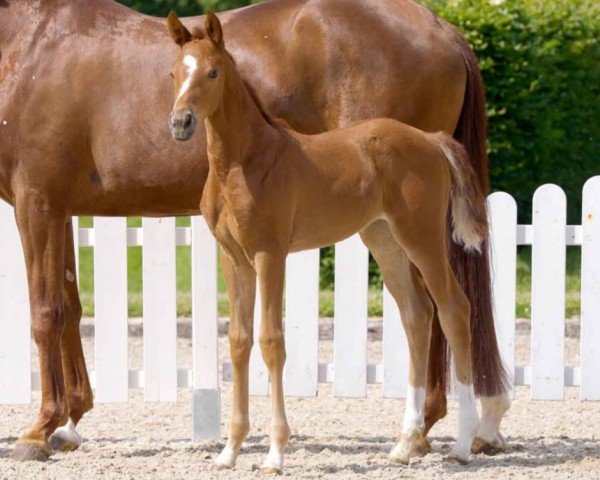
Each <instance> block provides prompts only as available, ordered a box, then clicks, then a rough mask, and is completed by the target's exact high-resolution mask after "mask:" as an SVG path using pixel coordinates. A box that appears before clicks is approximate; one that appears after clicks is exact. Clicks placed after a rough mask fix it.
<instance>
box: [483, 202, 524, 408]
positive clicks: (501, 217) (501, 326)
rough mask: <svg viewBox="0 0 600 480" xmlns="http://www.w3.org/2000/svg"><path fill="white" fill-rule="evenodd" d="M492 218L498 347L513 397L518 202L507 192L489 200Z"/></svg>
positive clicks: (492, 265) (492, 270) (492, 255)
mask: <svg viewBox="0 0 600 480" xmlns="http://www.w3.org/2000/svg"><path fill="white" fill-rule="evenodd" d="M487 203H488V212H489V217H490V243H489V245H490V262H491V267H492V268H491V275H492V292H493V306H494V319H495V324H496V335H497V338H498V347H499V348H500V353H501V355H502V361H503V363H504V365H505V367H506V370H507V371H508V374H509V377H510V384H511V391H510V395H511V397H514V379H515V306H516V286H517V285H516V284H517V203H516V202H515V199H514V198H513V197H511V196H510V195H509V194H507V193H504V192H496V193H493V194H491V195H490V196H489V197H488V200H487Z"/></svg>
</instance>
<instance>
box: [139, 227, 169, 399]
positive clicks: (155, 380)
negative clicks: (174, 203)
mask: <svg viewBox="0 0 600 480" xmlns="http://www.w3.org/2000/svg"><path fill="white" fill-rule="evenodd" d="M142 230H143V237H144V238H143V247H142V258H143V262H142V263H143V282H144V293H143V303H144V320H143V321H144V399H145V400H146V401H147V402H174V401H176V400H177V291H176V277H175V219H174V218H143V219H142Z"/></svg>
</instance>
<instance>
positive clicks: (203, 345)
mask: <svg viewBox="0 0 600 480" xmlns="http://www.w3.org/2000/svg"><path fill="white" fill-rule="evenodd" d="M488 204H489V211H490V222H491V242H490V243H491V254H492V266H493V274H492V277H493V278H492V280H493V290H494V298H495V320H496V328H497V332H498V341H499V344H500V350H501V352H502V355H503V359H504V361H505V363H506V365H507V366H508V369H509V372H511V373H512V374H513V375H514V377H513V380H514V384H515V385H529V386H530V387H531V398H532V399H544V400H549V399H557V400H560V399H562V398H563V394H564V387H565V386H579V387H580V396H581V398H582V399H584V400H600V176H597V177H593V178H591V179H590V180H589V181H588V182H587V183H586V184H585V187H584V189H583V215H582V217H583V218H582V224H581V225H566V197H565V194H564V192H563V191H562V190H561V189H560V188H559V187H557V186H555V185H544V186H542V187H540V188H538V189H537V191H536V192H535V195H534V198H533V216H532V218H533V222H532V223H533V224H532V225H517V206H516V203H515V201H514V199H513V198H512V197H511V196H510V195H508V194H506V193H501V192H500V193H494V194H492V195H490V197H489V198H488ZM74 228H75V229H76V231H77V232H78V235H76V236H75V239H76V242H77V248H80V247H93V248H94V249H95V252H94V281H95V309H96V310H95V313H96V318H95V349H96V351H95V371H94V372H91V380H92V384H93V385H94V388H95V395H96V401H97V402H126V401H127V400H128V391H129V389H132V388H142V389H143V390H144V396H145V399H146V400H147V401H151V402H155V401H166V402H169V401H175V400H176V399H177V388H178V387H191V388H192V389H193V402H194V405H193V413H194V415H193V417H194V425H193V438H194V439H195V440H199V439H203V438H214V437H217V436H218V435H219V423H220V411H219V380H220V379H219V365H218V357H217V335H218V332H217V278H216V275H217V273H216V272H217V264H216V258H217V256H216V244H215V241H214V240H213V238H212V236H211V235H210V232H209V231H208V229H207V227H206V225H205V223H204V221H203V219H202V218H201V217H194V218H192V222H191V227H185V228H176V226H175V220H174V219H173V218H164V219H151V218H144V219H143V222H142V227H141V228H127V223H126V219H124V218H95V219H94V228H91V229H87V228H78V223H77V220H76V219H74ZM178 245H191V252H192V254H191V258H192V310H193V315H192V331H193V333H192V343H193V362H192V369H191V370H187V369H185V370H181V369H180V370H178V369H177V331H176V294H177V292H176V278H175V247H176V246H178ZM517 245H532V249H533V256H532V312H531V314H532V318H531V365H530V366H523V365H515V283H516V247H517ZM128 246H129V247H131V246H142V247H143V285H144V291H143V307H144V318H143V326H144V328H143V343H144V365H143V370H129V369H128V363H127V247H128ZM567 246H581V248H582V271H581V302H582V307H581V355H580V358H581V361H580V365H579V366H572V365H565V361H564V342H565V254H566V247H567ZM335 248H336V253H335V259H336V262H335V278H336V282H335V315H334V317H335V318H334V331H335V335H334V340H333V342H334V362H333V363H332V364H319V362H318V341H319V340H318V316H319V308H318V307H319V278H318V277H319V253H318V250H312V251H307V252H303V253H297V254H293V255H290V256H289V258H288V262H287V274H286V312H285V314H286V320H285V337H286V345H287V351H288V356H287V364H286V368H285V390H286V394H288V395H295V396H315V395H316V394H317V388H318V384H319V383H324V382H333V384H334V392H335V395H337V396H340V397H362V396H365V394H366V386H367V384H370V383H380V384H382V387H383V388H382V391H383V396H385V397H403V396H404V394H405V392H406V385H407V377H408V352H407V346H406V338H405V336H404V332H403V329H402V327H401V324H400V320H399V313H398V310H397V308H396V305H395V303H394V301H393V299H392V298H391V296H390V295H389V293H388V292H387V291H384V297H383V306H384V315H383V358H382V362H381V363H380V364H367V355H366V348H367V278H368V251H367V249H366V248H365V247H364V246H363V244H362V243H361V241H360V239H359V238H358V236H354V237H351V238H349V239H348V240H345V241H343V242H340V243H339V244H337V245H336V247H335ZM23 263H24V262H23V256H22V253H21V246H20V241H19V238H18V234H17V230H16V226H15V223H14V214H13V210H12V207H10V206H9V205H7V204H4V203H2V202H0V332H1V333H0V403H3V404H19V403H29V402H30V401H31V391H32V389H33V390H35V389H39V386H40V379H39V373H38V372H32V371H31V370H30V327H29V308H28V298H27V287H26V281H25V270H24V265H23ZM259 309H260V306H259V303H258V302H257V307H256V312H255V313H256V320H255V322H256V324H257V327H256V328H255V332H256V333H257V332H258V331H259V328H258V323H259V322H260V312H259ZM255 344H256V345H257V344H258V342H256V343H255ZM250 375H251V393H253V394H266V393H268V388H269V385H268V374H267V371H266V369H265V367H264V365H263V364H262V360H261V357H260V353H259V349H258V348H254V349H253V352H252V356H251V374H250ZM222 377H223V378H222V380H230V379H231V366H230V365H228V364H226V365H223V368H222Z"/></svg>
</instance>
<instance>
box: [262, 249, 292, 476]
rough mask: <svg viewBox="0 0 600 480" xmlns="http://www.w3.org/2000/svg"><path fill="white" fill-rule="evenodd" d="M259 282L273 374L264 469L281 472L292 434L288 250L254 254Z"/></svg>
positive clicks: (266, 346) (266, 353)
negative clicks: (286, 377) (287, 402)
mask: <svg viewBox="0 0 600 480" xmlns="http://www.w3.org/2000/svg"><path fill="white" fill-rule="evenodd" d="M255 267H256V271H257V274H258V282H259V286H260V299H261V306H262V322H261V324H260V335H259V339H260V348H261V352H262V357H263V360H264V361H265V364H266V365H267V368H268V369H269V376H270V377H271V448H270V449H269V454H268V455H267V458H266V459H265V461H264V462H263V464H262V467H261V472H262V473H279V474H280V473H282V470H283V451H284V449H285V446H286V445H287V442H288V440H289V438H290V427H289V426H288V422H287V418H286V416H285V407H284V400H283V365H284V363H285V343H284V338H283V329H282V325H281V324H282V314H283V312H282V308H283V283H284V277H285V254H281V253H279V252H278V253H264V252H261V253H259V254H258V255H256V257H255Z"/></svg>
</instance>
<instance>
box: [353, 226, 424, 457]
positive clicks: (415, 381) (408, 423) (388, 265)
mask: <svg viewBox="0 0 600 480" xmlns="http://www.w3.org/2000/svg"><path fill="white" fill-rule="evenodd" d="M360 235H361V238H362V240H363V241H364V242H365V244H366V245H367V247H368V248H369V250H370V251H371V253H372V254H373V256H374V257H375V260H376V261H377V264H378V265H379V268H380V269H381V273H382V275H383V281H384V282H385V285H386V287H387V288H388V290H389V291H390V293H391V294H392V296H393V297H394V299H395V300H396V303H397V304H398V308H399V309H400V315H401V319H402V324H403V326H404V330H405V331H406V336H407V339H408V347H409V353H410V371H409V385H408V391H407V395H406V407H405V410H404V422H403V426H402V434H401V435H400V437H399V439H398V443H397V444H396V445H395V446H394V448H393V449H392V451H391V452H390V459H391V460H394V461H397V462H401V463H404V464H408V462H409V459H410V458H411V457H414V456H416V455H422V454H424V453H427V452H424V451H422V450H421V449H420V448H419V445H418V443H417V441H418V439H419V438H420V437H421V434H422V432H423V428H424V425H425V421H424V408H425V386H426V383H425V382H426V378H427V360H428V350H429V340H430V332H431V320H432V317H433V305H432V303H431V299H430V298H429V296H428V295H427V293H426V291H425V289H424V288H423V285H422V284H421V279H420V277H419V275H418V272H417V271H416V269H415V267H414V265H412V263H411V262H410V260H409V259H408V257H407V256H406V253H405V252H404V250H403V249H402V247H401V246H400V245H399V244H398V243H397V242H396V241H395V240H394V237H393V236H392V234H391V232H390V229H389V226H388V224H387V222H385V221H378V222H375V223H373V224H371V225H369V226H368V227H367V228H366V229H364V230H363V231H362V232H361V234H360Z"/></svg>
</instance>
